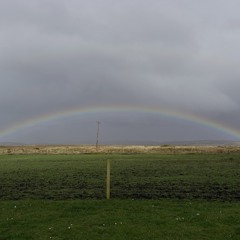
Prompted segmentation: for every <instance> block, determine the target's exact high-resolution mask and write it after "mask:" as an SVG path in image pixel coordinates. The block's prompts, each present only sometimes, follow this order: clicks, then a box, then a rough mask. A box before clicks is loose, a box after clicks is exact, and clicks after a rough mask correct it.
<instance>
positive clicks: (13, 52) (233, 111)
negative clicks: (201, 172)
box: [0, 0, 240, 143]
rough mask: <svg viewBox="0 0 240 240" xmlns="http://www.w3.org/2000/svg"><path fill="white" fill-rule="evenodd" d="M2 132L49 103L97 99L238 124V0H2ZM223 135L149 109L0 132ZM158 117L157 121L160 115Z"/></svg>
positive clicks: (18, 137) (64, 105)
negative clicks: (98, 129)
mask: <svg viewBox="0 0 240 240" xmlns="http://www.w3.org/2000/svg"><path fill="white" fill-rule="evenodd" d="M0 3H1V7H0V81H1V82H0V83H1V86H0V111H1V118H0V132H1V131H3V130H4V129H6V128H9V127H10V126H11V125H12V124H16V123H18V122H22V121H24V120H27V119H29V118H32V117H36V116H38V115H41V114H47V113H50V112H56V111H61V110H64V109H65V110H66V109H71V108H74V107H79V108H80V107H88V106H89V107H90V106H96V105H101V106H105V105H136V106H142V105H144V106H149V107H159V108H161V107H164V108H168V109H170V110H172V111H175V110H178V111H180V112H181V111H185V112H188V113H191V114H196V115H198V116H201V117H203V118H207V119H211V120H213V121H218V122H220V123H223V124H225V125H227V126H230V127H234V128H236V129H240V123H239V117H240V112H239V110H240V107H239V106H240V94H239V93H238V92H239V89H240V67H239V62H240V45H239V42H240V15H239V9H240V2H239V1H238V0H229V1H225V0H210V1H207V0H201V1H200V0H195V1H192V0H181V1H178V0H149V1H144V0H122V1H117V0H101V1H100V0H91V1H83V0H21V1H20V0H0ZM97 120H101V122H102V125H101V127H102V130H101V131H102V134H101V137H102V141H103V142H104V141H105V142H118V141H119V142H121V143H123V142H124V141H125V140H126V141H138V142H140V141H175V140H197V139H229V138H230V136H228V135H224V134H223V133H221V132H217V131H214V130H211V129H208V128H206V127H204V126H199V125H197V124H192V123H189V122H188V123H186V122H184V121H179V120H176V119H175V120H174V119H171V118H164V119H162V118H161V117H160V116H151V115H149V114H140V115H139V114H134V113H132V114H131V113H128V114H127V113H126V114H124V113H122V114H117V113H115V114H113V113H112V114H92V115H91V114H90V115H86V116H84V117H83V116H81V117H80V118H77V117H72V118H66V119H62V120H55V121H54V122H48V123H45V124H40V125H36V126H35V127H31V128H29V129H24V130H22V131H20V132H16V133H13V134H11V135H9V136H5V137H4V138H3V137H2V138H0V140H1V141H18V142H27V143H94V140H95V133H96V121H97ZM162 120H163V121H162Z"/></svg>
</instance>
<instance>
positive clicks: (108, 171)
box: [106, 159, 110, 200]
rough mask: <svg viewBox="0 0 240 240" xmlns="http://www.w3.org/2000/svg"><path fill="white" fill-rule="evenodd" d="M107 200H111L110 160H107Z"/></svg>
mask: <svg viewBox="0 0 240 240" xmlns="http://www.w3.org/2000/svg"><path fill="white" fill-rule="evenodd" d="M106 198H107V200H109V199H110V159H107V179H106Z"/></svg>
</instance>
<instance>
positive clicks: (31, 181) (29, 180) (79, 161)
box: [0, 152, 240, 201]
mask: <svg viewBox="0 0 240 240" xmlns="http://www.w3.org/2000/svg"><path fill="white" fill-rule="evenodd" d="M107 159H110V160H111V198H115V199H131V200H132V199H164V198H167V199H206V200H223V201H240V153H236V152H233V153H231V152H229V153H218V154H209V153H194V154H193V153H188V154H158V153H154V154H148V153H145V154H104V153H98V154H67V155H36V154H35V155H33V154H31V155H24V154H22V155H19V154H16V155H14V154H9V155H7V154H6V155H0V199H1V200H19V199H51V200H69V199H104V198H105V192H106V160H107Z"/></svg>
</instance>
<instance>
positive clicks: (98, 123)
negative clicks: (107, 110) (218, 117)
mask: <svg viewBox="0 0 240 240" xmlns="http://www.w3.org/2000/svg"><path fill="white" fill-rule="evenodd" d="M99 127H100V122H99V121H97V140H96V151H97V150H98V138H99Z"/></svg>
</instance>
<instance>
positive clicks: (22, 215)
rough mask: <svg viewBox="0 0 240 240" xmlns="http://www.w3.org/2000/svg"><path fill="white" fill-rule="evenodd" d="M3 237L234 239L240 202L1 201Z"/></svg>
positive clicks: (10, 239) (9, 239) (36, 239)
mask: <svg viewBox="0 0 240 240" xmlns="http://www.w3.org/2000/svg"><path fill="white" fill-rule="evenodd" d="M0 204H1V207H0V215H1V218H0V239H1V240H28V239H29V240H30V239H34V240H40V239H55V240H56V239H66V240H71V239H76V240H78V239H84V240H101V239H114V240H124V239H128V240H134V239H139V240H140V239H143V240H146V239H148V240H156V239H161V240H182V239H184V240H188V239H189V240H190V239H196V240H204V239H209V240H215V239H216V240H228V239H229V240H230V239H233V240H237V239H240V218H239V209H240V203H237V202H235V203H227V202H207V201H196V200H194V201H186V200H184V201H183V200H181V201H179V200H116V199H115V200H110V201H106V200H74V201H72V200H71V201H49V200H43V201H41V200H21V201H1V202H0Z"/></svg>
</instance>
